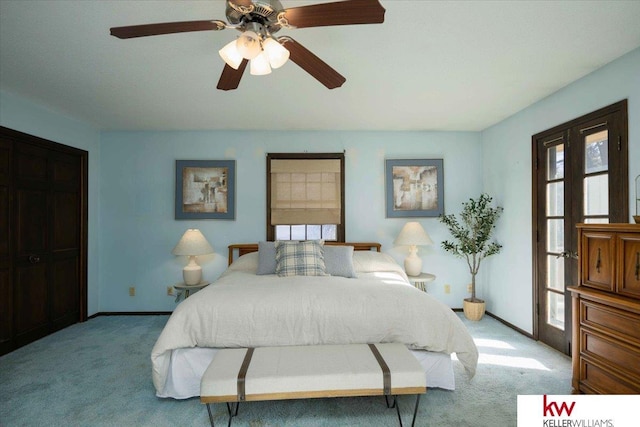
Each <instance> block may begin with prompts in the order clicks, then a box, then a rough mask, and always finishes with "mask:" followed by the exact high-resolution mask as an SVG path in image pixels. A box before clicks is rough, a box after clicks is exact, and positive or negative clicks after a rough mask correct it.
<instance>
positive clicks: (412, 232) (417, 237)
mask: <svg viewBox="0 0 640 427" xmlns="http://www.w3.org/2000/svg"><path fill="white" fill-rule="evenodd" d="M393 243H394V244H395V245H396V246H414V245H415V246H426V245H432V244H433V241H432V240H431V238H430V237H429V235H428V234H427V232H426V231H424V228H422V225H420V223H419V222H415V221H413V222H408V223H406V224H405V225H404V227H402V230H401V231H400V234H398V237H396V240H395V241H394V242H393Z"/></svg>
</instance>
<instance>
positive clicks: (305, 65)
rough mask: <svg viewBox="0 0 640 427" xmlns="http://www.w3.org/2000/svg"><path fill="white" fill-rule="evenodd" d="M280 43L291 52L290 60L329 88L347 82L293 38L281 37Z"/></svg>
mask: <svg viewBox="0 0 640 427" xmlns="http://www.w3.org/2000/svg"><path fill="white" fill-rule="evenodd" d="M278 41H280V42H281V43H283V46H284V47H285V48H287V50H288V51H289V54H290V56H289V59H291V60H292V61H293V62H295V63H296V64H298V66H299V67H300V68H302V69H303V70H305V71H306V72H307V73H309V74H311V75H312V76H313V77H314V78H315V79H316V80H318V81H319V82H320V83H322V84H323V85H325V86H326V87H327V88H329V89H335V88H337V87H340V86H342V84H343V83H344V82H345V81H347V79H345V78H344V77H343V76H342V75H341V74H340V73H338V72H337V71H336V70H334V69H333V68H331V67H330V66H329V65H328V64H327V63H326V62H324V61H323V60H322V59H320V58H318V57H317V56H316V55H314V54H313V53H312V52H311V51H310V50H308V49H307V48H305V47H304V46H302V45H301V44H300V43H298V42H296V41H295V40H293V39H292V38H291V37H281V38H280V39H279V40H278Z"/></svg>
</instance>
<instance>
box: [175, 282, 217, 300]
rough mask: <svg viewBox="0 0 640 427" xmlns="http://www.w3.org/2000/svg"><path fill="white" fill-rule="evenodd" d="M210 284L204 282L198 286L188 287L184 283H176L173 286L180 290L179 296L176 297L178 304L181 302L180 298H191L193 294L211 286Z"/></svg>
mask: <svg viewBox="0 0 640 427" xmlns="http://www.w3.org/2000/svg"><path fill="white" fill-rule="evenodd" d="M209 284H210V282H205V281H202V282H200V283H198V284H196V285H187V284H185V283H184V282H180V283H176V284H175V285H173V287H174V289H177V290H178V295H176V302H178V301H179V300H180V297H181V296H182V295H183V294H184V299H187V298H189V295H191V292H197V291H199V290H200V289H202V288H204V287H207V286H209Z"/></svg>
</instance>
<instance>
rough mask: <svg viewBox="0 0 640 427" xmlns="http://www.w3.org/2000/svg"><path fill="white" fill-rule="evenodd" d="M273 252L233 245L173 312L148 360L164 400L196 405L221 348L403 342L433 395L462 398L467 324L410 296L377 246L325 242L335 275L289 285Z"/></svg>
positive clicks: (269, 245)
mask: <svg viewBox="0 0 640 427" xmlns="http://www.w3.org/2000/svg"><path fill="white" fill-rule="evenodd" d="M273 245H274V242H260V244H238V245H230V246H229V267H228V268H227V270H226V271H225V272H224V273H223V274H222V275H221V276H220V278H219V279H218V280H216V281H215V282H214V283H212V284H211V285H209V286H207V287H206V288H204V289H202V290H201V291H199V292H197V293H195V294H193V295H191V296H190V297H189V298H187V299H185V300H184V301H183V302H182V303H180V304H179V305H178V306H177V307H176V309H175V310H174V312H173V313H172V315H171V316H170V317H169V320H168V321H167V324H166V325H165V327H164V329H163V331H162V332H161V334H160V336H159V338H158V340H157V341H156V344H155V345H154V347H153V350H152V353H151V361H152V375H153V383H154V386H155V389H156V395H157V396H158V397H164V398H174V399H186V398H190V397H195V396H199V394H200V379H201V378H202V376H203V374H204V372H205V370H206V368H207V367H208V365H209V363H210V362H211V360H213V358H214V356H215V354H216V352H217V351H218V350H219V349H220V348H237V347H263V346H284V345H317V344H352V343H384V342H401V343H403V344H405V345H406V346H407V347H408V348H409V349H410V350H411V351H412V354H413V355H414V356H415V357H416V359H417V360H418V361H419V362H420V364H421V365H422V366H423V368H424V370H425V373H426V376H427V386H428V387H430V388H432V387H439V388H443V389H448V390H453V389H455V379H454V374H453V362H452V354H453V353H455V355H456V358H457V360H459V361H460V362H461V363H462V364H463V366H464V368H465V370H466V372H467V374H468V376H469V377H473V375H474V374H475V369H476V365H477V360H478V351H477V348H476V346H475V344H474V342H473V339H472V338H471V336H470V335H469V333H468V331H467V329H466V327H465V326H464V324H463V323H462V322H461V320H460V319H459V318H458V316H457V315H456V314H455V313H454V312H453V311H452V310H451V309H450V308H449V307H447V306H446V305H444V304H442V303H440V302H439V301H437V300H436V299H435V298H433V297H432V296H430V295H428V294H427V293H425V292H423V291H420V290H418V289H416V288H415V287H413V286H412V285H411V284H410V283H409V281H408V279H407V276H406V275H405V273H404V271H403V269H402V268H401V267H400V266H399V265H398V264H397V263H396V262H395V261H394V260H393V258H392V257H390V256H389V255H387V254H385V253H382V252H380V245H379V244H377V243H342V244H336V243H330V242H326V243H325V244H324V245H322V248H323V249H322V250H321V251H322V253H323V257H324V261H326V271H327V272H329V273H331V274H332V275H302V276H301V275H298V274H295V275H292V276H287V277H281V276H279V275H277V274H274V273H273V272H272V270H271V268H272V267H273V263H272V261H273V262H275V260H272V259H271V258H272V257H273V256H274V254H273V251H274V250H275V249H274V248H273ZM265 260H266V261H265ZM279 266H280V264H278V267H279ZM280 273H281V271H280Z"/></svg>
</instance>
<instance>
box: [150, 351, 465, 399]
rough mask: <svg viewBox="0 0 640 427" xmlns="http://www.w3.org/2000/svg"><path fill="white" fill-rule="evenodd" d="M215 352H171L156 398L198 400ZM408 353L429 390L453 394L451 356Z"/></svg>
mask: <svg viewBox="0 0 640 427" xmlns="http://www.w3.org/2000/svg"><path fill="white" fill-rule="evenodd" d="M217 351H218V349H216V348H200V347H194V348H179V349H176V350H173V351H172V352H171V362H170V366H169V373H168V375H167V382H166V383H165V387H164V390H162V392H158V393H156V395H157V396H158V397H171V398H174V399H188V398H191V397H197V396H200V380H201V379H202V376H203V375H204V371H206V369H207V367H208V366H209V364H210V363H211V361H212V360H213V357H214V355H215V354H216V352H217ZM411 353H412V354H413V355H414V356H415V358H416V359H417V360H418V362H420V365H422V367H423V368H424V371H425V374H426V376H427V387H428V388H434V387H436V388H442V389H445V390H455V378H454V375H453V363H452V361H451V356H450V355H448V354H444V353H434V352H430V351H423V350H412V351H411Z"/></svg>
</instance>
